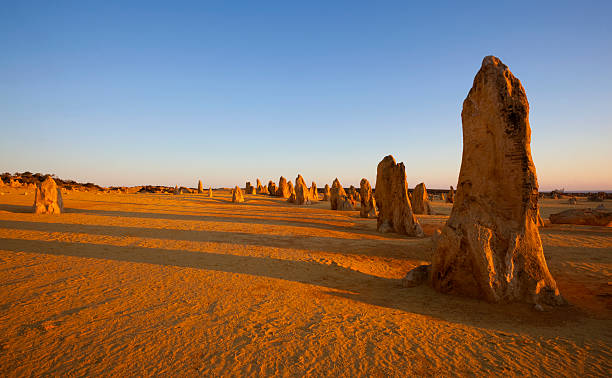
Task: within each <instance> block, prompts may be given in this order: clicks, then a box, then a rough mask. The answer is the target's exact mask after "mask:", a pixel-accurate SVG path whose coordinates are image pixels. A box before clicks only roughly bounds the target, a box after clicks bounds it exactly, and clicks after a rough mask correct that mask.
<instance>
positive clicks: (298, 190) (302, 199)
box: [295, 174, 312, 205]
mask: <svg viewBox="0 0 612 378" xmlns="http://www.w3.org/2000/svg"><path fill="white" fill-rule="evenodd" d="M310 198H311V192H310V189H308V187H307V186H306V182H305V181H304V178H303V177H302V175H299V174H298V176H297V177H296V178H295V203H296V204H297V205H310V204H311V203H312V202H311V200H310Z"/></svg>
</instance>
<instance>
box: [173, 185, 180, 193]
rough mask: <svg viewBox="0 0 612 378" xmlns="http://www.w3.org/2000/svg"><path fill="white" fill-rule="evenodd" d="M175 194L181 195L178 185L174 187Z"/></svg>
mask: <svg viewBox="0 0 612 378" xmlns="http://www.w3.org/2000/svg"><path fill="white" fill-rule="evenodd" d="M174 194H175V195H178V194H180V191H179V187H178V185H175V186H174Z"/></svg>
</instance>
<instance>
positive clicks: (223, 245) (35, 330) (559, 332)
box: [0, 187, 612, 377]
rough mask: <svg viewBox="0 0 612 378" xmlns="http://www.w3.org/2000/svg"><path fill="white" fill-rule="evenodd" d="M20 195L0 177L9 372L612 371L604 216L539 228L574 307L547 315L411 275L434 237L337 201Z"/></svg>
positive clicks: (610, 277)
mask: <svg viewBox="0 0 612 378" xmlns="http://www.w3.org/2000/svg"><path fill="white" fill-rule="evenodd" d="M26 191H27V190H26V189H20V188H7V187H3V188H1V189H0V192H3V195H1V196H0V271H1V273H0V286H1V287H2V290H1V291H0V374H1V375H3V376H29V375H54V376H73V375H79V376H80V375H91V376H98V375H102V376H111V375H113V376H126V375H131V376H141V375H145V376H149V375H179V376H202V375H206V376H261V375H277V376H304V375H306V376H358V375H371V376H406V375H418V376H431V375H435V376H450V375H460V376H463V375H474V374H478V375H482V374H484V375H491V374H495V375H550V376H581V377H582V376H610V375H611V374H612V228H605V227H591V226H573V225H550V224H549V223H548V222H547V225H546V226H545V227H543V228H541V229H540V234H541V238H542V241H543V244H544V253H545V255H546V259H547V262H548V267H549V269H550V271H551V273H552V275H553V277H554V278H555V279H556V280H557V283H558V286H559V288H560V290H561V293H562V294H563V296H564V297H565V298H566V299H567V301H568V302H569V303H570V305H568V306H564V307H559V308H548V307H547V308H545V309H544V310H545V311H543V312H540V311H536V310H535V309H534V307H533V305H528V304H501V305H500V304H491V303H487V302H483V301H479V300H475V299H468V298H462V297H454V296H449V295H444V294H440V293H438V292H436V291H434V290H433V289H431V288H430V287H429V286H427V285H423V286H418V287H414V288H404V287H402V284H401V278H402V277H404V275H405V274H406V272H407V271H409V270H410V269H412V268H414V267H416V266H418V265H420V264H422V263H426V262H429V261H430V256H431V252H432V250H431V249H432V240H431V237H425V238H409V237H402V236H399V235H396V234H380V233H377V232H376V220H375V219H362V218H359V212H358V211H349V212H339V211H331V210H329V202H318V203H316V204H314V205H311V206H296V205H292V204H288V203H287V202H286V201H285V200H283V199H280V198H275V197H268V196H261V195H245V199H246V202H245V203H243V204H232V203H231V202H230V199H231V194H230V192H229V191H222V190H216V191H215V192H214V198H206V197H205V196H204V195H198V194H185V195H167V194H116V193H98V192H69V193H67V194H64V206H65V209H66V212H65V213H64V214H61V215H36V214H32V213H31V207H32V203H33V201H34V193H33V191H32V190H30V191H29V193H27V194H25V192H26ZM596 205H597V204H594V203H592V202H591V203H590V202H586V201H585V200H584V199H579V202H578V204H577V205H569V204H567V199H561V200H550V199H545V200H541V212H542V216H543V218H544V219H545V220H546V219H547V218H548V216H549V215H550V214H551V213H554V212H558V211H561V210H564V209H567V208H571V207H595V206H596ZM605 205H606V207H610V206H612V201H607V202H606V203H605ZM433 208H434V211H436V212H437V213H439V214H442V215H431V216H427V215H419V216H418V219H419V221H420V222H421V224H422V225H423V228H424V230H425V233H426V234H427V235H432V234H433V233H434V231H435V230H436V229H438V228H440V227H441V226H442V225H443V224H444V222H445V221H446V219H447V217H448V214H449V213H450V210H451V204H446V203H442V202H440V201H434V202H433Z"/></svg>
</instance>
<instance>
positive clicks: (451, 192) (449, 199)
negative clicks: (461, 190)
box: [446, 185, 455, 203]
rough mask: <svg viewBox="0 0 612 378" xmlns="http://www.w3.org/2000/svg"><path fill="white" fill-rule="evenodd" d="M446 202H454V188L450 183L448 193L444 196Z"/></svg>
mask: <svg viewBox="0 0 612 378" xmlns="http://www.w3.org/2000/svg"><path fill="white" fill-rule="evenodd" d="M446 202H448V203H454V202H455V190H454V189H453V186H452V185H451V187H450V190H449V191H448V195H447V196H446Z"/></svg>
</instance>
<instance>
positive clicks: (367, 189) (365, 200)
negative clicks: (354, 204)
mask: <svg viewBox="0 0 612 378" xmlns="http://www.w3.org/2000/svg"><path fill="white" fill-rule="evenodd" d="M359 191H360V193H361V209H359V216H360V217H362V218H376V217H378V211H376V200H375V199H374V196H373V195H372V187H371V186H370V182H369V181H368V180H367V179H365V178H362V179H361V182H360V183H359Z"/></svg>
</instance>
